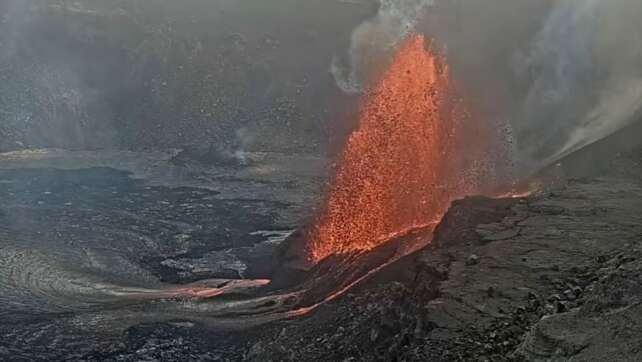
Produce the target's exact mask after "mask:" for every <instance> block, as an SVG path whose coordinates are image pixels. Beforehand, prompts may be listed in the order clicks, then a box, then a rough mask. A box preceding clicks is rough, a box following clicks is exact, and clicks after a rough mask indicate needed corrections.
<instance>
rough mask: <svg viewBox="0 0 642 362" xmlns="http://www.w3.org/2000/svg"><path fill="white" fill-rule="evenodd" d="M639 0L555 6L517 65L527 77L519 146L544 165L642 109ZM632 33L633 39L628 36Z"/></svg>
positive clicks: (607, 132) (615, 128) (606, 132)
mask: <svg viewBox="0 0 642 362" xmlns="http://www.w3.org/2000/svg"><path fill="white" fill-rule="evenodd" d="M641 20H642V3H640V2H639V1H618V2H605V1H598V0H586V1H561V2H559V3H558V4H557V5H556V6H555V7H554V8H553V9H552V11H551V13H550V15H549V17H548V18H547V19H546V21H545V22H544V26H543V28H542V29H541V30H540V31H539V33H538V34H537V35H536V37H535V39H534V41H533V46H532V48H531V49H530V51H529V53H527V55H526V56H525V57H521V58H520V57H519V55H518V56H517V57H516V66H517V67H516V68H517V69H518V71H519V73H520V74H521V75H522V76H524V75H525V74H526V73H527V72H529V73H530V76H531V77H532V85H531V88H530V90H529V91H528V93H527V95H526V98H525V100H524V102H523V108H522V111H521V112H522V113H521V115H520V116H519V122H520V126H521V130H520V132H519V133H518V137H519V138H518V139H519V141H520V143H521V145H520V149H521V151H522V154H523V156H525V157H527V158H528V161H531V162H534V163H536V164H538V163H539V164H540V165H546V164H550V163H552V162H555V161H557V160H558V159H560V158H561V157H564V156H565V155H567V154H569V153H571V152H573V151H576V150H577V149H579V148H581V147H583V146H586V145H588V144H590V143H592V142H595V141H598V140H600V139H602V138H604V137H606V136H608V135H610V134H612V133H614V132H616V131H618V130H619V129H621V128H622V127H624V126H626V125H627V124H629V123H630V122H632V121H634V120H635V116H636V114H637V113H638V112H639V110H640V107H641V106H642V52H641V49H642V47H641V46H640V42H639V40H636V39H634V38H635V37H637V36H638V35H639V34H640V30H641V29H640V28H641V27H642V25H641V22H640V21H641ZM634 34H636V35H634Z"/></svg>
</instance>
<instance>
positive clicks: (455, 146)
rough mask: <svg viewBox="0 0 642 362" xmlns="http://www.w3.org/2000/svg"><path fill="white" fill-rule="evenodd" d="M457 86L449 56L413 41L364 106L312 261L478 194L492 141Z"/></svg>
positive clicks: (316, 234) (315, 231)
mask: <svg viewBox="0 0 642 362" xmlns="http://www.w3.org/2000/svg"><path fill="white" fill-rule="evenodd" d="M451 88H452V87H451V82H450V80H449V71H448V67H447V65H446V62H445V59H444V57H442V56H439V55H436V54H435V52H434V51H432V50H431V49H428V50H426V48H425V40H424V37H423V36H420V35H412V36H410V37H409V38H407V39H406V41H405V42H404V43H403V44H402V45H401V46H400V47H399V49H398V51H397V54H396V56H395V57H394V59H393V60H392V62H391V64H390V66H389V68H388V69H387V71H385V73H384V74H383V76H382V77H381V78H380V80H379V81H378V82H377V83H376V85H375V86H374V87H373V89H372V90H371V91H370V92H368V94H367V96H366V97H365V99H364V100H363V102H362V104H361V110H360V117H359V122H358V125H357V128H356V129H355V130H354V131H353V133H352V134H351V135H350V137H349V139H348V140H347V143H346V145H345V148H344V150H343V152H342V153H341V154H340V156H339V159H338V162H337V168H336V170H335V172H336V173H335V175H334V178H333V180H332V182H331V184H330V188H329V190H328V198H327V200H326V204H325V206H324V208H323V210H322V213H321V214H320V215H319V218H318V219H317V222H316V224H315V225H314V226H313V227H312V229H311V230H310V233H309V235H308V237H309V250H308V255H309V258H310V261H312V262H318V261H319V260H321V259H323V258H325V257H327V256H329V255H331V254H340V253H347V252H352V251H356V250H369V249H372V248H374V247H376V246H378V245H380V244H381V243H382V242H384V241H385V240H388V239H389V236H390V235H395V234H399V233H401V232H404V231H406V230H412V229H413V228H417V227H424V226H427V225H431V224H434V223H436V222H438V221H439V220H440V219H441V217H442V216H443V214H444V213H445V211H446V210H447V209H448V207H449V205H450V203H451V201H452V200H453V199H455V198H459V197H462V196H464V195H466V194H469V193H471V192H476V191H478V190H477V188H478V186H477V183H476V181H475V179H476V178H478V177H483V175H481V174H479V175H475V174H474V173H475V169H483V168H484V167H483V165H482V166H480V164H481V163H483V162H481V161H480V160H481V159H482V158H481V157H480V155H481V154H483V153H484V151H483V149H484V147H486V146H485V144H486V141H485V139H486V137H485V135H484V133H483V132H481V131H479V130H475V127H474V126H473V127H470V126H469V125H468V124H469V123H470V122H467V120H468V119H469V114H468V112H467V111H466V107H464V105H463V103H462V101H461V100H460V99H458V98H457V97H455V96H454V93H453V92H452V89H451ZM464 127H467V131H466V134H467V135H469V136H468V139H466V137H462V134H463V133H462V130H463V129H464ZM478 131H479V132H478ZM469 152H471V153H474V155H469V154H468V153H469ZM453 170H456V172H453ZM471 175H472V179H473V182H470V180H471Z"/></svg>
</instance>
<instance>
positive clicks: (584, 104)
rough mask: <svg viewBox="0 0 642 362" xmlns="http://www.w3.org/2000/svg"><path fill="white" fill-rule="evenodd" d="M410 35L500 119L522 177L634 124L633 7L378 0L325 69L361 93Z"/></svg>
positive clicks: (638, 67)
mask: <svg viewBox="0 0 642 362" xmlns="http://www.w3.org/2000/svg"><path fill="white" fill-rule="evenodd" d="M412 30H417V31H419V32H422V33H425V34H427V35H428V37H431V38H434V39H435V42H436V46H437V47H439V48H441V49H445V50H446V53H447V58H448V61H449V63H450V65H451V70H452V75H453V77H454V79H455V80H456V82H457V84H458V85H459V86H460V88H461V91H462V93H463V95H464V97H465V98H466V99H468V100H470V101H471V102H473V103H474V104H475V106H476V107H478V106H479V108H480V109H482V110H483V112H484V115H483V117H485V118H488V116H490V117H495V119H496V120H497V121H495V122H496V123H497V124H505V123H506V122H505V121H504V120H508V123H509V125H508V126H509V128H511V129H512V130H513V134H514V139H515V143H516V145H515V148H514V149H515V153H514V154H515V156H514V157H515V161H516V163H518V164H521V165H522V167H523V169H524V172H525V173H527V174H528V173H533V172H537V171H538V170H539V169H541V168H543V167H546V166H547V165H550V164H553V163H555V162H557V161H558V160H560V159H562V158H563V157H565V156H566V155H568V154H570V153H572V152H574V151H576V150H578V149H580V148H582V147H584V146H587V145H589V144H591V143H593V142H596V141H599V140H600V139H603V138H605V137H607V136H609V135H611V134H613V133H615V132H617V131H618V130H621V129H622V128H624V127H626V126H627V125H629V124H630V123H632V122H634V121H636V120H637V119H639V118H640V117H639V116H640V110H641V108H642V42H640V41H639V39H638V38H639V34H642V2H641V1H639V0H618V1H600V0H582V1H575V0H541V1H532V0H435V1H421V0H411V1H392V0H388V1H386V0H381V6H380V9H379V12H378V13H377V15H376V16H375V17H374V18H372V19H370V20H368V21H366V22H364V23H362V24H360V25H359V26H358V27H357V28H356V29H355V30H354V32H353V34H352V39H351V46H350V48H349V50H348V53H347V58H346V59H344V60H343V61H340V60H339V59H335V62H334V63H333V66H332V70H333V74H334V75H335V79H336V81H337V84H338V85H339V87H341V89H343V90H344V92H346V93H352V94H354V93H358V92H360V91H361V89H362V88H363V86H364V83H365V82H367V81H368V77H369V76H371V75H372V74H376V73H377V70H378V69H377V66H378V65H380V64H385V63H382V61H381V59H387V58H388V57H389V56H390V54H391V50H392V49H394V47H395V45H396V44H398V43H399V41H400V39H402V38H403V37H405V36H406V35H407V33H408V32H409V31H412ZM377 62H379V63H377ZM499 120H501V122H500V121H499Z"/></svg>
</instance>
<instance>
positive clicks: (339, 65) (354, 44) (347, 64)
mask: <svg viewBox="0 0 642 362" xmlns="http://www.w3.org/2000/svg"><path fill="white" fill-rule="evenodd" d="M379 1H380V7H379V11H378V12H377V15H376V16H375V17H374V18H372V19H369V20H367V21H365V22H363V23H362V24H360V25H359V26H358V27H357V28H356V29H355V30H354V32H353V33H352V37H351V39H350V49H349V50H348V54H347V59H343V60H342V59H341V58H340V57H335V58H334V59H333V62H332V65H331V72H332V75H333V76H334V78H335V80H336V82H337V85H338V86H339V88H341V90H343V92H345V93H347V94H357V93H360V92H361V90H362V88H363V86H364V83H366V82H367V80H368V77H369V76H370V75H371V73H372V71H373V69H374V68H376V67H377V66H378V62H380V61H381V60H382V59H385V55H386V54H387V53H389V52H390V51H391V50H392V49H394V48H395V46H396V45H397V43H398V42H399V41H400V40H402V39H403V38H404V37H405V36H406V35H407V34H408V33H409V32H410V31H412V30H413V29H414V28H415V25H416V24H417V21H418V20H419V17H420V15H421V14H422V12H423V11H424V10H425V9H426V8H428V7H429V6H431V5H433V4H434V1H433V0H379Z"/></svg>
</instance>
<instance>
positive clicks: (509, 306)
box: [245, 178, 642, 361]
mask: <svg viewBox="0 0 642 362" xmlns="http://www.w3.org/2000/svg"><path fill="white" fill-rule="evenodd" d="M640 210H642V186H641V185H640V183H639V182H638V181H637V180H636V179H634V178H630V179H626V178H617V179H614V178H596V179H591V180H571V181H569V182H568V183H567V184H566V185H565V186H564V187H561V188H559V189H556V190H554V191H550V192H547V193H543V194H541V195H537V196H533V197H530V198H527V199H514V200H490V199H484V198H469V199H466V200H463V201H459V202H456V203H455V204H454V205H453V207H452V208H451V209H450V211H449V212H448V214H447V215H446V217H445V219H444V220H443V222H442V223H441V225H440V226H439V228H438V229H437V230H436V232H435V239H434V241H433V243H432V245H431V246H429V247H428V248H426V249H425V250H423V251H420V252H418V253H416V254H414V255H411V256H409V257H406V258H404V259H402V260H400V261H399V262H397V263H396V264H393V265H391V266H389V267H388V268H386V269H385V270H383V271H382V272H381V273H379V274H378V275H377V276H375V277H374V278H372V279H371V280H369V281H368V282H366V283H364V284H362V285H361V286H360V287H359V288H357V289H354V290H352V291H351V292H350V293H349V294H348V295H347V296H346V297H345V298H342V299H340V300H338V301H336V302H333V303H330V304H327V305H324V306H323V307H321V308H320V309H319V310H318V311H317V312H316V313H314V314H312V315H310V316H308V317H304V318H302V319H299V320H296V321H286V322H282V323H280V324H278V325H276V326H269V327H266V328H265V329H264V330H263V334H261V337H260V338H259V341H258V342H254V344H250V345H248V347H247V348H248V349H247V353H246V356H245V357H246V359H247V360H253V361H259V360H274V361H276V360H292V361H295V360H322V361H336V360H343V361H369V360H382V361H390V360H399V361H521V360H527V361H567V360H571V361H588V360H604V361H635V360H640V358H642V349H641V348H640V347H639V346H640V345H642V330H641V329H642V327H641V326H642V320H641V319H640V308H641V306H640V303H641V301H642V277H641V275H642V274H641V273H640V271H641V268H642V259H641V257H642V244H641V243H640V235H642V214H641V213H640ZM259 350H260V351H259Z"/></svg>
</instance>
